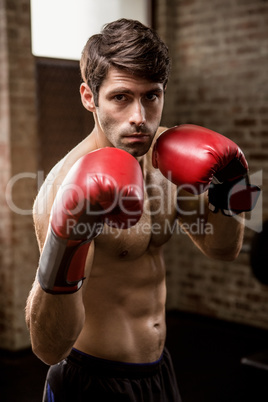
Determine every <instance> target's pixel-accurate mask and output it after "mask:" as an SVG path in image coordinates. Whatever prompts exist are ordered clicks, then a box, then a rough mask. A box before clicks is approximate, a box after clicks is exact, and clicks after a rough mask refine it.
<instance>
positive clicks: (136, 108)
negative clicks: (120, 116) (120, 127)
mask: <svg viewBox="0 0 268 402" xmlns="http://www.w3.org/2000/svg"><path fill="white" fill-rule="evenodd" d="M145 120H146V119H145V109H144V106H143V105H142V103H141V101H139V100H138V101H136V102H134V103H133V105H132V109H131V115H130V118H129V122H130V124H135V125H137V126H141V125H142V124H144V123H145Z"/></svg>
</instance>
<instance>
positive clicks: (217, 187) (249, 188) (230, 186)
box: [208, 176, 261, 216]
mask: <svg viewBox="0 0 268 402" xmlns="http://www.w3.org/2000/svg"><path fill="white" fill-rule="evenodd" d="M260 191H261V189H260V188H259V187H258V186H255V185H252V184H249V182H248V178H247V176H245V177H244V178H242V179H241V178H239V179H237V180H232V181H225V182H223V183H220V182H219V181H217V179H215V178H214V179H213V181H212V183H211V184H210V187H209V191H208V199H209V209H210V210H211V211H212V212H214V213H216V212H218V211H219V210H221V211H222V213H223V214H224V215H226V216H233V215H237V214H239V213H241V212H248V211H251V210H252V209H253V208H254V207H255V205H256V203H257V201H258V198H259V195H260Z"/></svg>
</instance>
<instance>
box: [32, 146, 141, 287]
mask: <svg viewBox="0 0 268 402" xmlns="http://www.w3.org/2000/svg"><path fill="white" fill-rule="evenodd" d="M142 211H143V176H142V171H141V168H140V165H139V163H138V161H137V160H136V159H135V158H134V157H133V156H131V155H130V154H129V153H127V152H125V151H123V150H120V149H117V148H103V149H99V150H96V151H93V152H91V153H89V154H87V155H85V156H83V157H82V158H80V159H79V160H78V161H77V162H76V163H75V164H74V166H73V167H72V168H71V170H70V171H69V173H68V174H67V176H66V178H65V180H64V181H63V183H62V185H61V187H60V189H59V191H58V193H57V195H56V198H55V200H54V203H53V206H52V210H51V216H50V226H49V229H48V233H47V237H46V241H45V245H44V248H43V251H42V254H41V257H40V263H39V269H38V280H39V283H40V285H41V287H42V289H43V290H44V291H46V292H48V293H52V294H66V293H73V292H76V291H77V290H79V289H80V287H81V286H82V283H83V280H84V279H85V278H84V269H85V262H86V257H87V253H88V248H89V246H90V242H91V241H92V239H94V238H95V237H96V236H97V235H98V234H100V232H101V231H102V227H103V224H104V223H107V224H108V225H109V226H113V227H117V228H119V229H126V228H129V227H131V226H133V225H135V224H136V223H137V222H138V220H139V219H140V217H141V215H142Z"/></svg>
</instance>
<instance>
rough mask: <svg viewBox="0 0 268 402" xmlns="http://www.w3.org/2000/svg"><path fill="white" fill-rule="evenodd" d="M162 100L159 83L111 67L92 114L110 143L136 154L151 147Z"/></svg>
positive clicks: (138, 154)
mask: <svg viewBox="0 0 268 402" xmlns="http://www.w3.org/2000/svg"><path fill="white" fill-rule="evenodd" d="M163 103H164V89H163V84H161V83H153V82H151V81H148V80H146V79H144V78H139V77H137V76H134V75H132V74H130V73H128V72H125V71H122V70H119V69H116V68H111V69H110V70H109V72H108V75H107V77H106V79H105V80H104V81H103V83H102V85H101V87H100V90H99V102H98V104H99V106H98V107H97V108H96V117H97V120H98V123H99V126H100V128H101V131H102V132H103V133H104V135H105V136H106V139H107V140H108V141H109V142H110V143H111V145H112V146H114V147H116V148H120V149H123V150H125V151H127V152H129V153H130V154H131V155H133V156H135V157H138V156H141V155H144V154H145V153H146V152H148V150H149V148H150V146H151V143H152V141H153V138H154V136H155V134H156V131H157V129H158V127H159V124H160V120H161V115H162V110H163Z"/></svg>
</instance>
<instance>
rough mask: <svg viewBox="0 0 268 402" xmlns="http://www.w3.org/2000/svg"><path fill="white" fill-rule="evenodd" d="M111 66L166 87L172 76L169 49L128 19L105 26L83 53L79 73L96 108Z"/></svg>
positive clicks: (88, 43)
mask: <svg viewBox="0 0 268 402" xmlns="http://www.w3.org/2000/svg"><path fill="white" fill-rule="evenodd" d="M111 66H113V67H116V68H119V69H124V70H126V71H129V72H131V73H132V74H134V75H137V76H139V77H142V78H145V79H148V80H149V81H152V82H160V83H163V84H164V86H165V85H166V83H167V81H168V76H169V72H170V58H169V54H168V48H167V46H166V45H165V43H164V42H163V41H162V40H161V39H160V38H159V36H158V35H157V33H156V32H154V31H153V30H152V29H151V28H149V27H147V26H145V25H143V24H142V23H141V22H139V21H135V20H129V19H125V18H122V19H119V20H117V21H114V22H111V23H109V24H106V25H105V26H104V27H103V29H102V31H101V33H100V34H97V35H93V36H91V37H90V38H89V40H88V41H87V43H86V45H85V47H84V49H83V52H82V57H81V61H80V69H81V75H82V79H83V81H84V82H86V83H87V84H88V85H89V87H90V89H91V90H92V92H93V96H94V102H95V105H96V106H98V93H99V89H100V86H101V84H102V82H103V80H104V79H105V77H106V75H107V73H108V70H109V67H111Z"/></svg>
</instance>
